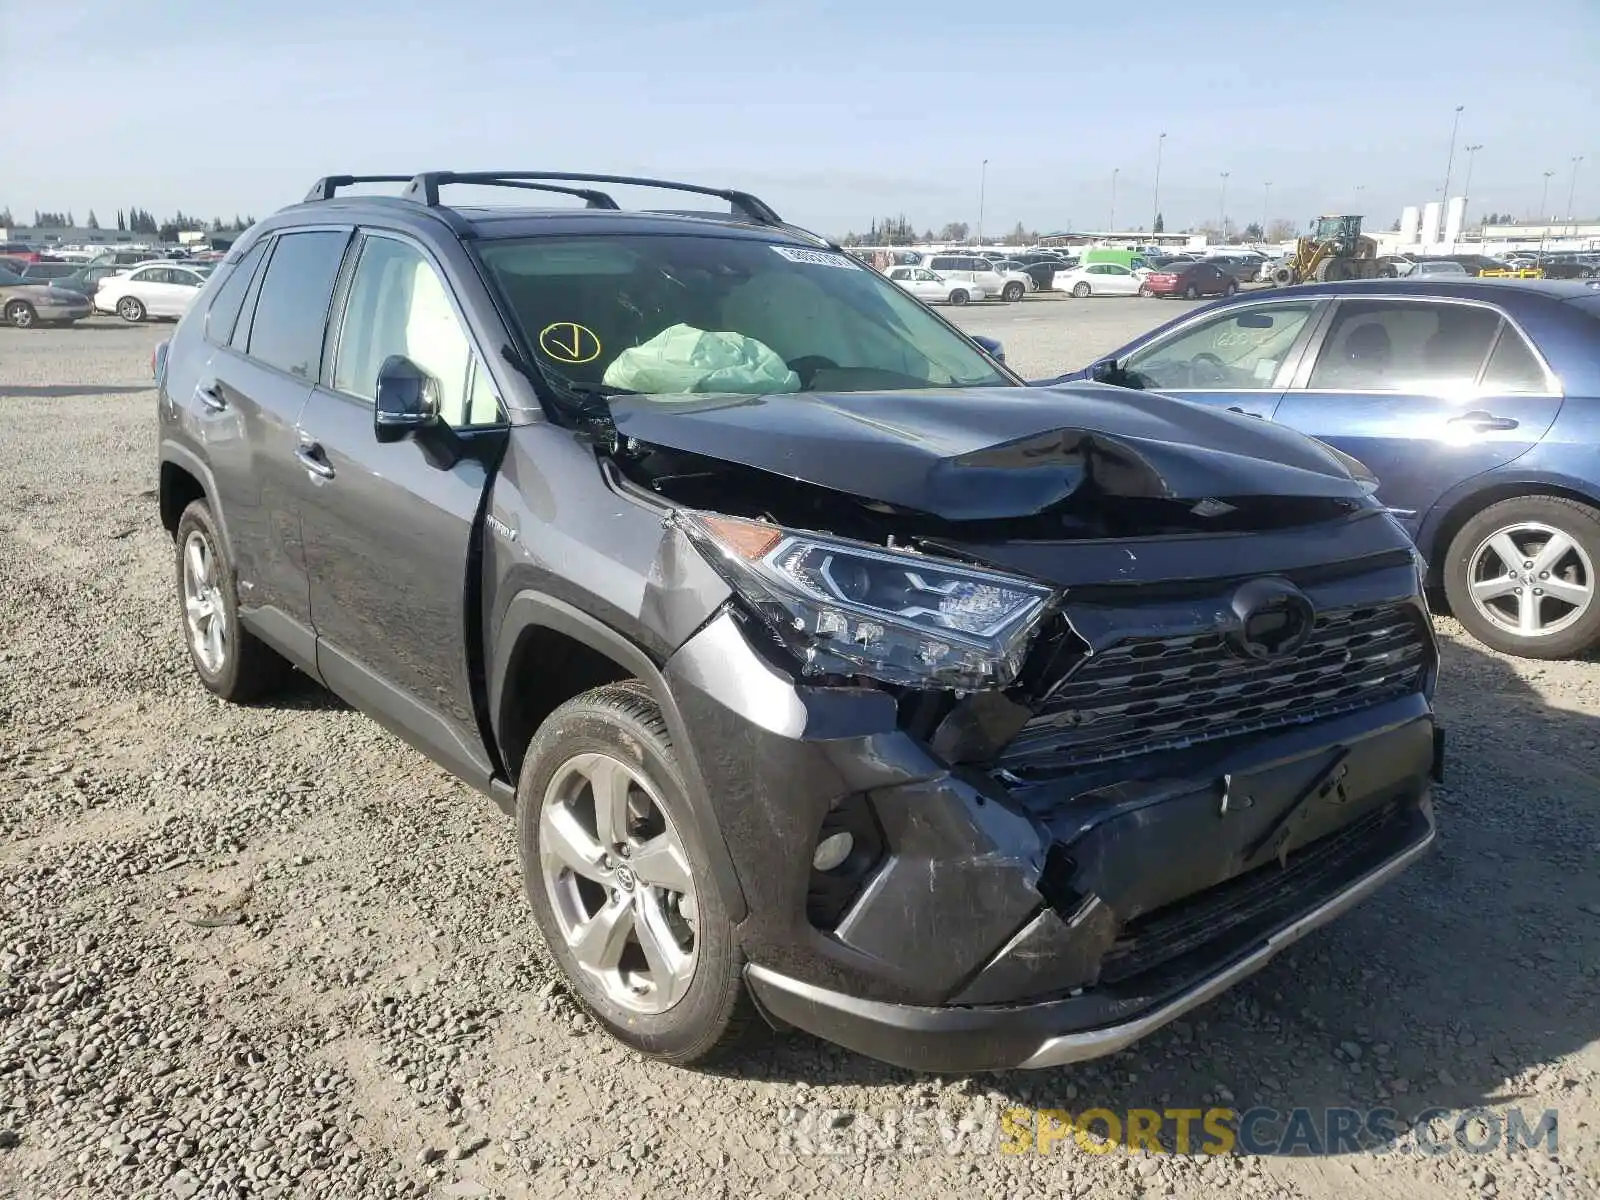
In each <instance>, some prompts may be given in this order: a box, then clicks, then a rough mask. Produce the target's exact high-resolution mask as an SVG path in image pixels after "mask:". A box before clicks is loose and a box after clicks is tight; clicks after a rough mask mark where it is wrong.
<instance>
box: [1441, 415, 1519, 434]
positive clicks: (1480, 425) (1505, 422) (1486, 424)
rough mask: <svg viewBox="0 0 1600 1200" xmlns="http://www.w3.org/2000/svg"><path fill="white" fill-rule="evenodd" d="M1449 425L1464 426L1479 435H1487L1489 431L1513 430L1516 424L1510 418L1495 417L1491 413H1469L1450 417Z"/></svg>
mask: <svg viewBox="0 0 1600 1200" xmlns="http://www.w3.org/2000/svg"><path fill="white" fill-rule="evenodd" d="M1449 423H1450V424H1451V425H1458V426H1459V425H1465V426H1466V427H1468V428H1469V429H1473V430H1476V431H1477V432H1479V433H1488V432H1490V431H1491V430H1496V429H1500V430H1504V429H1515V428H1516V427H1517V422H1516V421H1515V420H1514V419H1513V418H1511V417H1497V416H1495V415H1494V414H1493V413H1486V412H1469V413H1462V414H1461V415H1460V416H1459V417H1451V418H1450V421H1449Z"/></svg>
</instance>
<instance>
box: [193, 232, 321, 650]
mask: <svg viewBox="0 0 1600 1200" xmlns="http://www.w3.org/2000/svg"><path fill="white" fill-rule="evenodd" d="M351 233H352V231H351V230H350V229H349V228H343V229H340V228H332V229H317V230H308V231H304V232H302V231H299V230H296V231H295V232H292V233H282V234H279V235H277V237H275V238H272V239H270V240H265V239H264V240H263V241H262V242H260V243H258V244H257V245H255V246H253V247H251V249H250V250H249V252H248V253H246V254H245V256H244V258H243V259H242V260H241V261H240V262H239V264H238V265H237V266H236V267H234V268H233V269H232V272H231V273H230V274H229V276H228V277H227V278H226V279H224V280H223V281H222V283H221V286H220V287H219V288H218V289H217V295H216V297H215V299H213V300H212V301H211V306H210V308H209V309H208V310H207V311H206V314H205V337H206V340H207V341H208V342H210V343H211V345H212V347H213V348H212V351H211V356H210V359H209V360H208V362H207V363H206V366H205V370H204V371H203V372H202V374H201V375H200V377H199V378H198V379H197V380H196V381H195V383H194V394H193V396H192V397H191V398H186V402H187V403H188V404H189V407H190V409H191V411H193V412H194V413H196V414H197V418H196V419H197V422H198V425H199V432H200V437H201V440H202V442H203V443H204V445H205V449H206V454H207V456H208V457H209V459H210V462H211V467H212V471H213V473H214V475H215V478H216V484H217V491H218V499H219V502H220V503H221V505H222V510H223V518H224V520H225V521H226V523H227V529H228V539H229V544H230V547H231V549H232V551H233V556H234V568H235V570H236V572H237V575H238V594H239V615H240V619H241V620H242V621H244V623H245V624H246V625H248V626H250V627H252V628H254V629H255V630H256V631H257V632H259V633H261V634H262V635H263V636H264V637H266V638H267V639H268V640H269V641H271V642H272V643H273V644H274V645H277V646H279V647H281V648H282V649H283V651H284V653H286V654H288V655H289V656H290V657H292V658H293V659H294V660H295V661H296V662H297V663H298V664H299V665H301V666H303V667H306V668H307V669H309V670H314V669H315V662H316V651H315V641H314V638H313V636H312V632H311V600H310V589H309V583H308V580H307V576H306V562H305V549H304V545H303V542H302V538H301V528H300V511H301V508H302V506H303V504H304V503H305V501H306V500H307V499H309V498H310V497H311V489H310V488H309V487H307V486H306V484H305V481H304V480H305V470H304V468H303V466H302V465H301V464H300V462H299V461H298V460H297V458H296V451H297V449H298V442H297V437H296V431H295V422H296V421H297V420H298V419H299V417H300V413H301V410H302V409H304V407H305V404H306V400H307V398H308V397H309V396H310V394H311V385H312V383H313V382H314V381H315V379H316V376H317V372H318V370H319V367H320V362H321V357H322V331H323V326H324V322H325V321H326V319H327V312H328V305H329V301H330V299H331V297H332V295H333V284H334V279H335V278H336V277H337V275H338V273H339V265H340V262H341V260H342V259H343V257H344V253H345V248H346V247H347V246H348V245H349V242H350V238H351Z"/></svg>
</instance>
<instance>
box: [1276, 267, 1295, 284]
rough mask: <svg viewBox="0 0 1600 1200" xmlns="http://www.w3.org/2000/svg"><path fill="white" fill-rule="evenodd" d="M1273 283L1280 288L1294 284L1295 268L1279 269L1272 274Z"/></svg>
mask: <svg viewBox="0 0 1600 1200" xmlns="http://www.w3.org/2000/svg"><path fill="white" fill-rule="evenodd" d="M1272 282H1273V283H1275V284H1277V285H1278V286H1279V287H1288V286H1289V285H1290V284H1292V283H1293V282H1294V268H1292V267H1278V268H1276V269H1274V270H1273V272H1272Z"/></svg>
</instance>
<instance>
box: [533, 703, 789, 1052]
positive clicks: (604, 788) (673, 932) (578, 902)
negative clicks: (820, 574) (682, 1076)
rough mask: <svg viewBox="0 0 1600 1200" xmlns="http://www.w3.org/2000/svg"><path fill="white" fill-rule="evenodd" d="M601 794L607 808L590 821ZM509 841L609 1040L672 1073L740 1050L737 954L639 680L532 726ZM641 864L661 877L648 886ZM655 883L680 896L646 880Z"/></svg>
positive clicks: (661, 724) (662, 730)
mask: <svg viewBox="0 0 1600 1200" xmlns="http://www.w3.org/2000/svg"><path fill="white" fill-rule="evenodd" d="M608 791H609V794H610V795H611V796H613V797H615V799H614V800H613V804H612V806H611V807H609V809H607V810H605V811H606V812H607V813H609V815H602V808H601V807H600V806H599V805H597V800H598V799H601V798H602V797H603V796H604V795H605V794H606V793H607V792H608ZM597 793H599V795H597ZM557 835H560V836H557ZM517 837H518V849H519V851H520V854H521V859H522V879H523V888H524V890H525V892H526V894H527V897H528V902H529V904H530V905H531V906H532V908H533V913H534V917H535V919H536V921H537V922H538V925H539V929H540V931H541V933H543V935H544V940H545V944H546V945H547V946H548V947H549V949H550V953H551V957H553V958H554V959H555V961H556V964H557V966H559V967H560V969H561V971H562V973H563V975H565V976H566V980H567V983H568V986H569V987H570V988H571V990H572V992H573V994H574V995H575V996H576V997H577V999H578V1000H579V1002H580V1003H581V1004H582V1005H583V1006H584V1008H585V1009H587V1010H588V1011H589V1013H590V1014H591V1015H592V1016H593V1017H594V1019H595V1020H596V1021H597V1022H598V1023H599V1024H601V1025H602V1026H604V1027H605V1028H606V1030H608V1031H609V1032H610V1034H611V1035H612V1036H613V1037H614V1038H616V1039H617V1040H618V1041H620V1042H622V1043H623V1044H624V1045H626V1046H629V1047H631V1048H632V1049H634V1050H637V1051H638V1052H639V1053H641V1054H645V1055H649V1056H650V1057H652V1058H659V1059H663V1060H665V1061H667V1062H670V1063H674V1064H676V1065H678V1066H689V1065H691V1064H694V1063H703V1062H707V1061H710V1060H712V1059H714V1058H716V1057H719V1056H722V1055H726V1054H729V1053H731V1052H733V1051H734V1050H736V1049H737V1048H738V1047H739V1046H740V1045H741V1043H743V1042H744V1040H745V1039H746V1037H747V1036H748V1035H749V1034H750V1032H751V1031H752V1029H753V1028H755V1027H756V1026H757V1025H758V1023H759V1022H758V1021H757V1019H756V1014H755V1007H754V1004H753V1003H752V1001H751V1000H750V997H749V995H748V994H747V992H746V990H745V986H744V955H743V953H742V952H741V951H740V949H739V945H738V941H737V939H736V938H735V937H734V931H733V922H732V921H731V920H730V919H729V916H728V905H727V901H726V898H725V897H723V895H722V894H721V892H720V891H719V890H718V887H717V882H716V875H715V872H714V871H713V870H712V869H711V863H710V859H709V857H708V856H707V854H706V852H705V849H704V847H705V845H706V835H703V834H702V832H701V830H700V829H699V828H698V827H697V826H696V823H695V819H694V816H693V814H692V813H691V811H690V808H689V803H688V787H687V785H686V783H685V782H684V779H683V776H682V774H681V772H680V771H679V769H678V763H677V757H676V755H675V753H674V752H673V747H672V739H671V736H670V735H669V733H668V732H667V726H666V722H665V721H664V720H663V719H662V716H661V708H660V706H659V705H658V704H657V703H656V701H655V698H654V697H653V696H651V695H650V693H649V691H648V690H647V689H646V688H645V686H644V685H643V684H642V683H640V682H638V681H637V680H630V681H628V682H626V683H621V684H611V685H608V686H606V687H601V688H596V689H594V690H593V691H589V692H585V693H584V694H583V695H581V696H578V697H576V698H575V699H572V700H569V701H567V703H565V704H563V705H562V706H561V707H560V708H558V709H556V710H555V712H553V713H551V714H550V716H549V718H548V719H546V721H545V722H544V724H543V725H541V726H540V727H539V731H538V733H537V734H535V736H534V739H533V743H532V745H530V746H529V747H528V752H527V755H526V756H525V757H524V759H523V763H522V772H521V776H520V778H519V779H518V782H517ZM663 847H665V848H666V849H667V850H669V851H670V854H671V857H670V858H668V857H664V856H663V854H664V852H663ZM652 848H653V849H652ZM575 858H576V859H577V860H578V861H579V865H580V866H581V867H582V868H583V869H582V871H581V872H580V871H578V870H574V869H573V867H572V865H571V864H572V863H573V861H574V859H575ZM596 860H598V861H596ZM646 861H650V862H652V863H653V864H654V865H655V866H654V869H659V868H661V867H662V866H663V865H664V864H670V866H671V868H672V869H671V870H669V871H666V872H663V874H661V875H656V874H654V873H653V871H652V872H647V871H646V870H645V869H644V865H643V864H644V863H645V862H646ZM666 878H670V879H674V880H676V881H678V882H679V884H680V886H678V887H673V886H671V885H670V884H659V883H657V882H655V881H656V880H657V879H666ZM682 884H687V889H685V888H684V887H682V886H681V885H682ZM603 918H605V919H607V923H606V924H605V925H604V926H596V925H595V924H594V923H595V922H597V921H600V920H602V919H603ZM596 929H598V930H599V931H601V932H603V933H604V934H605V936H604V938H603V939H599V938H595V937H594V936H593V934H592V933H589V931H591V930H596ZM641 930H643V931H644V933H643V934H641V932H640V931H641ZM586 933H588V936H586ZM668 939H670V944H669V940H668ZM646 942H648V943H649V944H650V946H653V947H654V952H653V953H654V957H651V956H649V955H647V954H646ZM685 943H687V945H685ZM580 955H581V956H582V957H581V958H580ZM613 960H614V961H613ZM685 960H687V966H686V967H685V966H684V963H685ZM670 964H676V965H677V967H678V968H679V973H677V974H674V973H671V972H668V971H666V970H665V966H664V965H670ZM663 987H665V988H666V990H662V989H663Z"/></svg>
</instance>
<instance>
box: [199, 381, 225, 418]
mask: <svg viewBox="0 0 1600 1200" xmlns="http://www.w3.org/2000/svg"><path fill="white" fill-rule="evenodd" d="M194 398H195V399H196V400H198V401H200V407H201V408H204V409H206V410H207V411H208V412H221V411H223V409H225V408H227V407H228V401H227V398H226V397H224V396H223V394H222V393H221V392H219V391H218V390H217V385H216V384H214V383H203V384H199V385H197V386H196V387H195V389H194Z"/></svg>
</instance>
